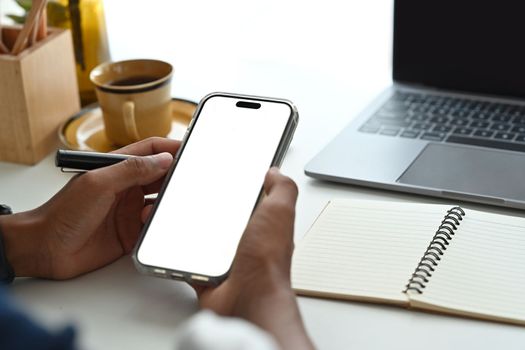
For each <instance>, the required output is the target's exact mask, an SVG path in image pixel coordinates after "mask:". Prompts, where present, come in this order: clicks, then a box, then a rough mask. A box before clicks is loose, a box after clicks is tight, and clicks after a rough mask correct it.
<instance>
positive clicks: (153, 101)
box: [90, 59, 173, 146]
mask: <svg viewBox="0 0 525 350" xmlns="http://www.w3.org/2000/svg"><path fill="white" fill-rule="evenodd" d="M172 74H173V67H172V66H171V65H170V64H169V63H166V62H162V61H157V60H147V59H140V60H129V61H120V62H106V63H102V64H101V65H99V66H97V67H95V68H94V69H93V70H92V71H91V73H90V79H91V82H93V84H95V87H96V94H97V99H98V102H99V104H100V107H101V109H102V114H103V117H104V126H105V131H106V135H107V137H108V139H109V140H110V141H111V142H113V143H114V144H115V145H118V146H124V145H128V144H130V143H133V142H136V141H138V140H142V139H145V138H148V137H151V136H166V135H168V134H169V132H170V130H171V77H172Z"/></svg>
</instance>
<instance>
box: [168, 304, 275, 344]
mask: <svg viewBox="0 0 525 350" xmlns="http://www.w3.org/2000/svg"><path fill="white" fill-rule="evenodd" d="M176 339H177V341H176V347H175V348H176V349H184V350H210V349H213V350H232V349H233V350H244V349H250V350H278V349H279V346H278V345H277V343H276V341H275V340H274V338H273V337H272V336H271V335H270V334H268V333H266V332H264V331H263V330H261V329H260V328H258V327H256V326H255V325H253V324H251V323H249V322H247V321H244V320H242V319H239V318H231V317H221V316H217V315H216V314H215V313H213V312H211V311H200V312H199V313H197V314H196V315H195V316H193V317H192V318H190V319H189V320H188V321H187V322H186V323H185V324H184V325H182V326H181V327H180V328H179V330H178V331H177V337H176Z"/></svg>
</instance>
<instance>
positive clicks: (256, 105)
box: [235, 101, 261, 109]
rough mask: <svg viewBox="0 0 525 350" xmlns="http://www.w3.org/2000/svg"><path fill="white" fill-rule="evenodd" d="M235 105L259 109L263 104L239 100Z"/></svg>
mask: <svg viewBox="0 0 525 350" xmlns="http://www.w3.org/2000/svg"><path fill="white" fill-rule="evenodd" d="M235 105H236V106H237V107H240V108H250V109H259V108H261V104H260V103H256V102H248V101H239V102H237V103H236V104H235Z"/></svg>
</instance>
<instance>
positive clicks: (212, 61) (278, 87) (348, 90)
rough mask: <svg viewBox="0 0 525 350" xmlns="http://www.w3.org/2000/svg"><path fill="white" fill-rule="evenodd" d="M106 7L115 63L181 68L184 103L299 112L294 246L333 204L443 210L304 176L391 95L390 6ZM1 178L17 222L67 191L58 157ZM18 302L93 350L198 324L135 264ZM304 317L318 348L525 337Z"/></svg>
mask: <svg viewBox="0 0 525 350" xmlns="http://www.w3.org/2000/svg"><path fill="white" fill-rule="evenodd" d="M105 6H106V15H107V17H108V30H109V37H110V43H111V48H112V55H113V58H114V59H115V60H119V59H126V58H137V57H140V58H145V57H147V58H159V59H164V60H167V61H169V62H171V63H173V65H174V67H175V76H174V81H173V83H174V84H173V95H174V96H178V97H185V98H190V99H192V100H196V101H197V100H199V99H200V98H201V97H202V96H204V95H205V94H207V93H209V92H212V91H231V92H238V93H247V94H257V95H267V96H276V97H284V98H288V99H290V100H292V101H293V102H295V103H296V105H297V106H298V109H299V113H300V123H299V128H298V129H297V132H296V136H295V139H294V141H293V143H292V146H291V149H290V151H289V153H288V155H287V157H286V159H285V162H284V165H283V168H282V169H283V172H284V173H286V174H288V175H289V176H291V177H292V178H293V179H294V180H295V181H296V182H297V184H298V185H299V189H300V196H299V201H298V206H297V221H296V240H300V239H301V237H302V236H303V234H304V233H305V232H306V230H307V229H308V227H309V225H311V223H312V222H313V220H314V219H315V218H316V216H317V214H318V213H319V211H320V209H321V208H322V207H323V205H324V204H325V203H326V202H327V201H328V200H329V199H331V198H333V197H358V198H372V199H374V198H375V199H383V200H385V199H386V200H401V201H419V202H436V201H437V200H435V199H432V198H427V197H418V196H410V195H404V194H395V193H391V192H384V191H379V190H372V189H366V188H360V187H354V186H343V185H337V184H330V183H323V182H318V181H314V180H312V179H310V178H308V177H306V176H305V175H304V173H303V167H304V165H305V163H306V162H307V161H308V160H309V159H311V157H313V156H314V155H315V154H316V152H318V151H319V150H320V149H321V148H322V147H323V145H325V144H326V143H327V142H328V141H329V140H330V139H331V138H332V137H334V136H335V135H336V134H337V132H338V131H339V130H341V128H342V127H343V126H344V125H346V124H347V123H348V122H349V121H350V120H351V118H352V117H354V116H355V115H356V113H357V112H358V111H359V110H360V109H362V108H363V107H364V106H365V105H366V104H367V103H368V102H369V101H370V99H372V98H373V97H374V95H375V94H377V93H378V92H379V91H380V90H381V89H383V88H384V87H386V86H388V84H390V71H391V64H390V61H391V59H390V57H391V46H392V45H391V35H392V30H391V26H392V19H391V15H392V3H391V1H390V0H373V1H335V0H326V1H323V2H318V1H316V2H313V1H301V0H293V1H279V0H266V1H259V2H257V3H252V2H246V1H240V0H238V1H235V0H226V1H173V2H171V1H170V2H168V1H159V0H156V1H147V2H145V1H138V0H136V1H126V2H124V1H117V0H106V1H105ZM356 166H357V165H356ZM0 175H1V181H0V201H1V202H5V203H8V204H10V205H11V206H12V207H13V209H14V210H15V211H21V210H25V209H29V208H33V207H35V206H38V205H39V204H41V203H43V202H44V201H45V200H46V199H48V198H49V197H50V196H51V195H52V194H53V193H55V192H56V191H57V190H58V189H59V188H60V187H62V186H63V184H64V183H65V182H66V181H67V180H68V176H67V175H64V174H62V173H60V172H59V171H58V170H57V169H55V167H54V165H53V159H52V155H50V156H49V157H48V158H46V159H45V160H43V161H42V162H41V163H39V164H38V165H36V166H33V167H27V166H20V165H13V164H8V163H0ZM473 207H475V208H477V209H480V208H481V209H484V210H490V211H498V212H505V211H502V210H501V209H496V208H493V207H484V206H473ZM458 287H459V286H458ZM11 290H12V292H13V294H14V295H15V296H16V298H18V300H19V301H20V303H21V304H22V305H23V306H24V307H25V308H26V309H27V310H28V311H29V312H31V313H33V314H34V315H35V317H37V318H38V319H39V320H41V321H42V322H44V324H47V325H48V326H50V327H55V326H58V325H61V324H63V323H65V322H73V323H75V324H76V325H77V326H78V329H79V330H80V335H79V336H80V339H79V340H80V344H81V346H82V348H87V349H117V348H118V349H130V350H131V349H143V348H148V349H171V348H172V344H173V339H174V338H175V337H176V332H175V329H176V327H177V326H178V325H179V324H181V322H183V321H184V320H186V319H187V318H188V317H189V316H191V315H192V314H193V313H194V312H196V311H197V304H196V299H195V296H194V294H193V292H192V290H191V289H190V288H189V287H187V286H186V285H184V284H183V283H178V282H171V281H167V280H162V279H155V278H150V277H144V276H141V275H139V274H138V273H137V272H136V271H135V270H134V268H133V266H132V263H131V260H130V258H129V257H125V258H123V259H121V260H119V261H118V262H116V263H115V264H113V265H111V266H108V267H106V268H103V269H101V270H99V271H96V272H93V273H90V274H88V275H85V276H82V277H79V278H76V279H74V280H70V281H64V282H53V281H44V280H30V279H28V280H19V281H16V282H15V284H14V285H13V286H12V288H11ZM480 292H482V291H480ZM299 304H300V308H301V311H302V314H303V318H304V321H305V323H306V327H307V329H308V332H309V333H310V335H311V337H312V338H313V340H314V342H315V344H317V346H318V347H319V348H321V349H352V348H353V349H381V348H399V349H421V348H423V347H424V348H425V349H447V348H477V349H494V348H497V347H499V346H501V345H503V346H505V348H507V349H518V348H523V347H525V330H524V329H523V328H521V327H515V326H509V325H504V324H497V323H490V322H483V321H476V320H469V319H462V318H456V317H449V316H441V315H433V314H428V313H422V312H416V311H407V310H404V309H402V308H396V307H389V306H380V305H373V304H363V303H356V302H342V301H333V300H322V299H313V298H304V297H301V298H299Z"/></svg>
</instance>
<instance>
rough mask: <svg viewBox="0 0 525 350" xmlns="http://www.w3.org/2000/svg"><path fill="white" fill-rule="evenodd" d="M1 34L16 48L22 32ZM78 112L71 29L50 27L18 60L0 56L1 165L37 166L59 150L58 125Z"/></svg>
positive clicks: (10, 29) (11, 30)
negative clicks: (17, 35) (2, 162)
mask: <svg viewBox="0 0 525 350" xmlns="http://www.w3.org/2000/svg"><path fill="white" fill-rule="evenodd" d="M2 30H3V32H2V37H3V38H4V43H5V44H6V45H7V46H8V47H12V45H13V44H14V42H13V40H14V39H16V34H17V31H19V30H20V29H19V28H14V27H4V28H3V29H2ZM10 38H11V40H10ZM13 38H14V39H13ZM79 110H80V101H79V94H78V86H77V78H76V70H75V57H74V51H73V44H72V38H71V33H70V31H69V30H62V29H55V28H50V29H49V31H48V35H47V37H46V38H45V39H43V40H41V41H39V42H37V43H35V44H34V45H33V46H31V47H29V48H28V49H26V50H24V51H22V52H20V53H19V54H18V55H16V56H12V55H7V54H3V55H0V161H8V162H14V163H21V164H36V163H37V162H39V161H40V160H41V159H42V158H44V157H45V156H46V155H48V154H49V153H50V152H51V151H52V150H54V149H56V147H57V145H58V142H59V141H58V136H57V130H58V127H59V125H60V124H61V123H62V122H63V121H64V120H66V119H67V118H68V117H69V116H70V115H72V114H75V113H77V112H78V111H79Z"/></svg>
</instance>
